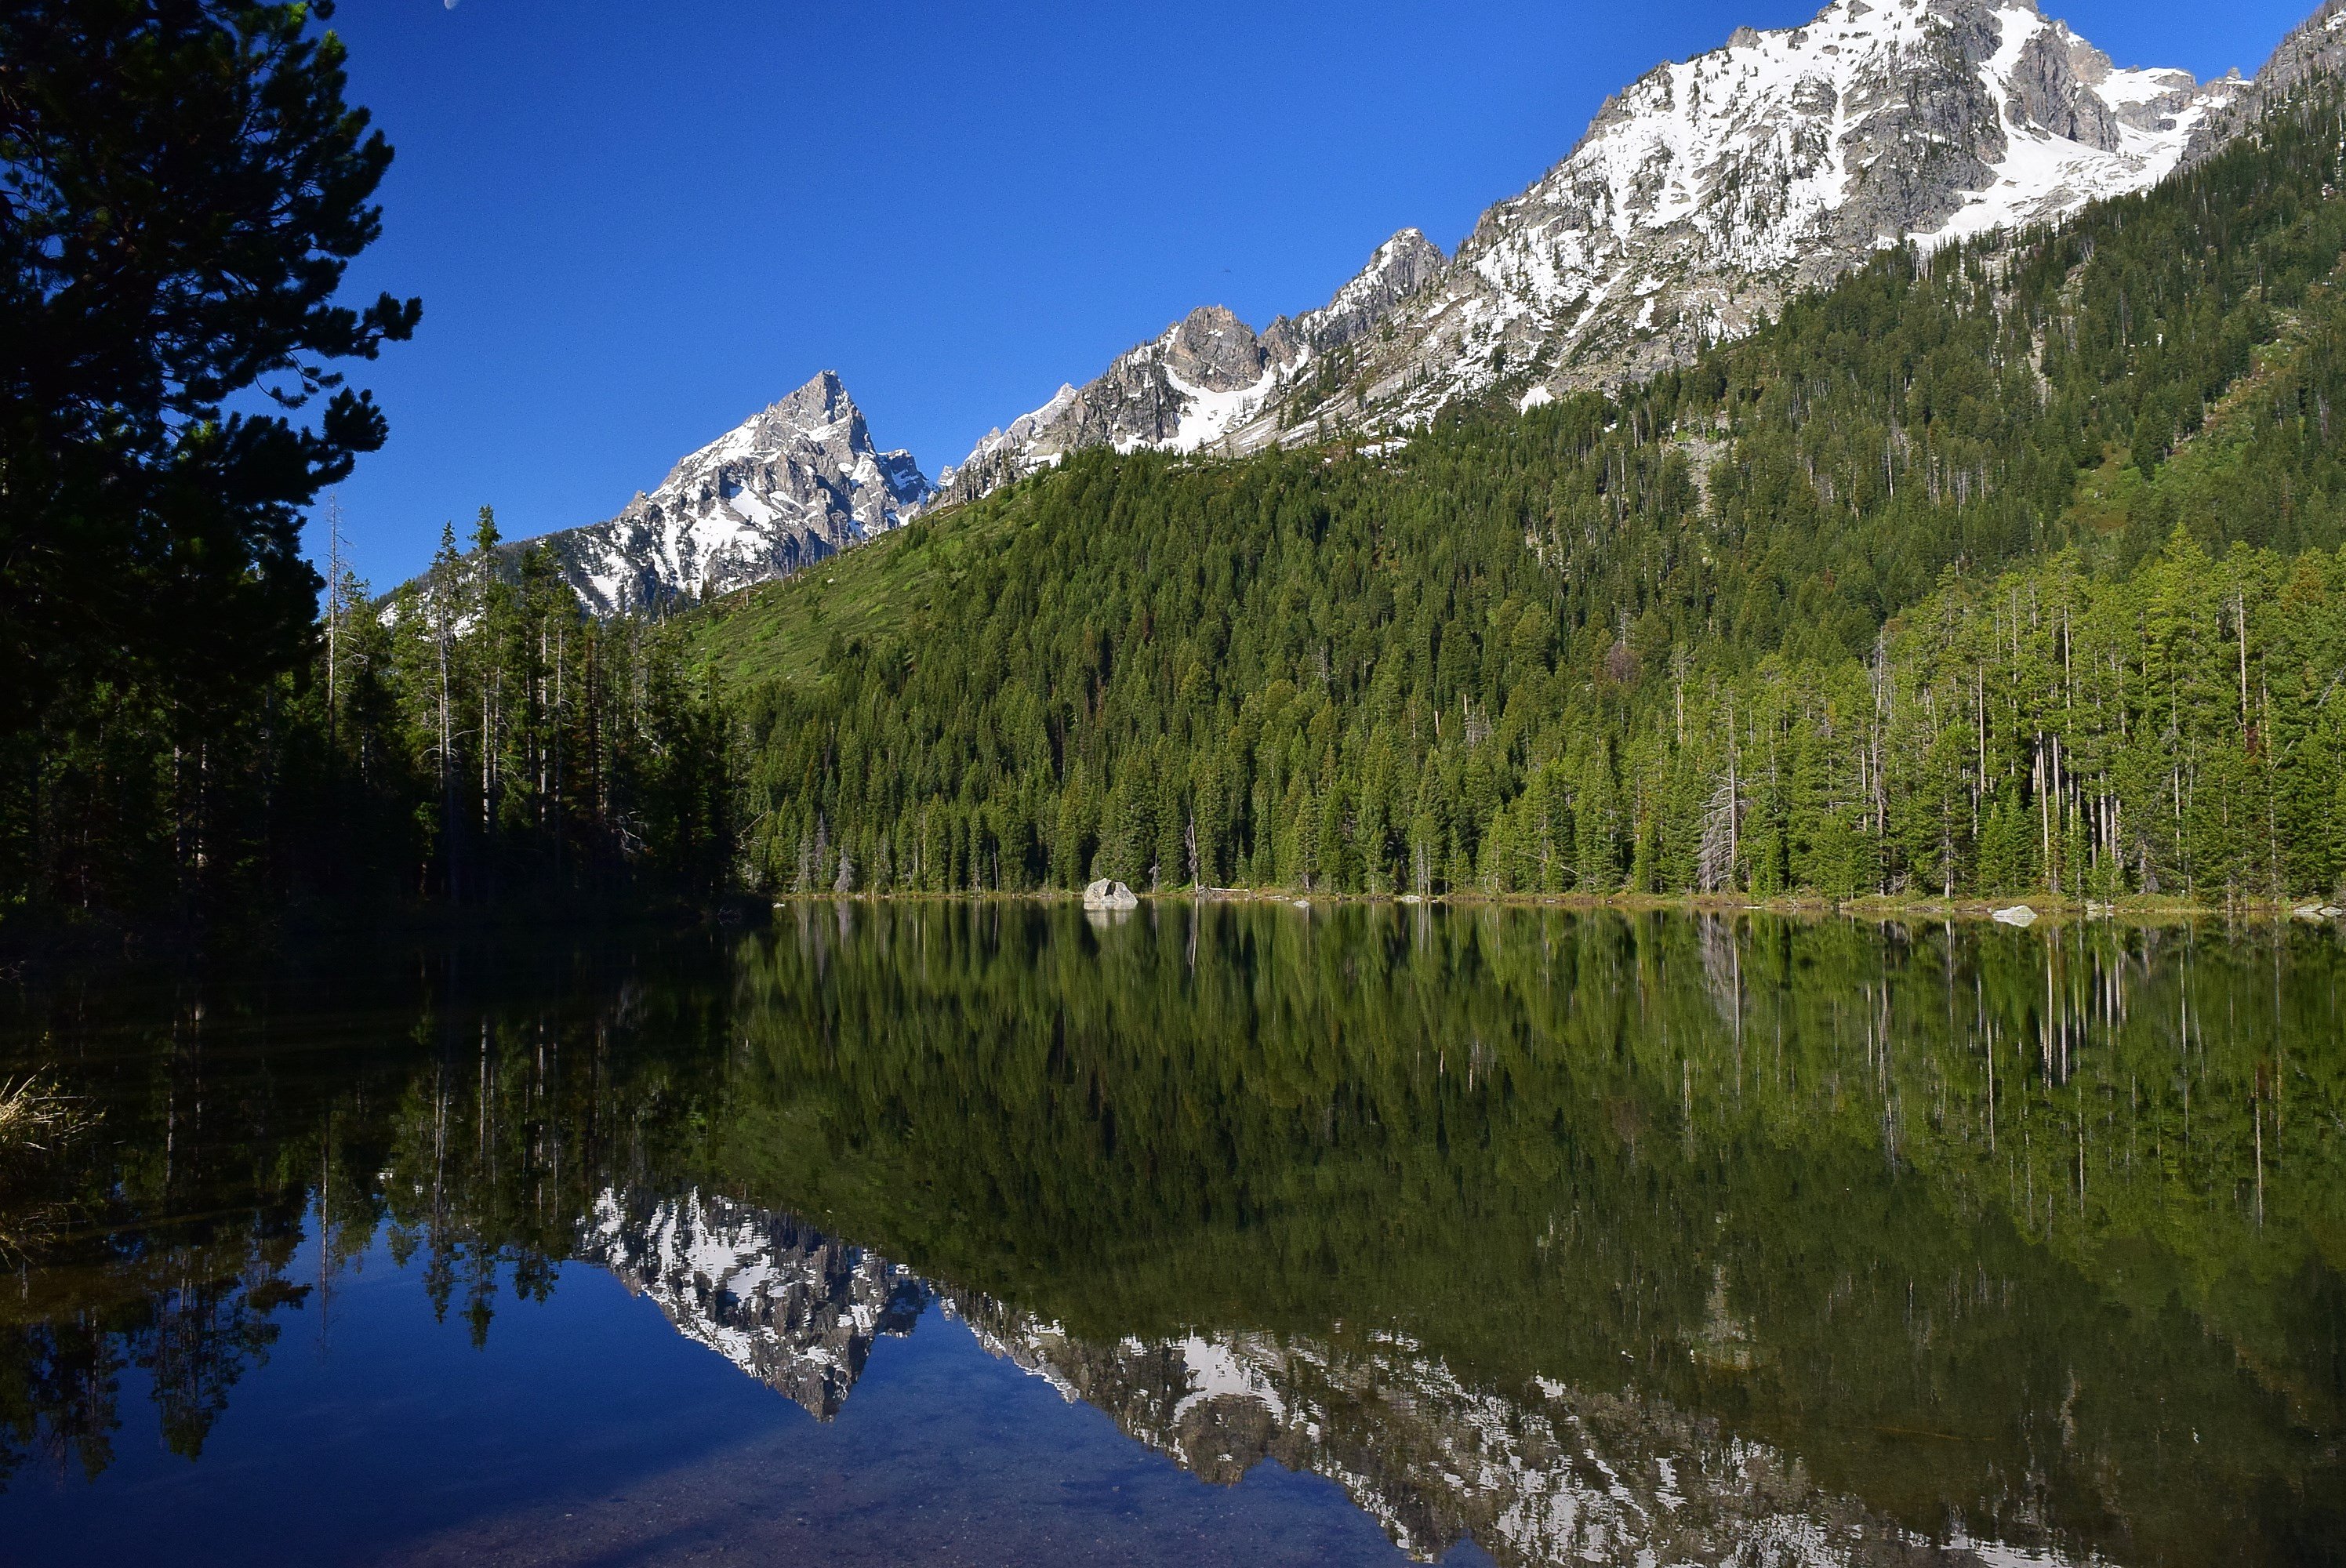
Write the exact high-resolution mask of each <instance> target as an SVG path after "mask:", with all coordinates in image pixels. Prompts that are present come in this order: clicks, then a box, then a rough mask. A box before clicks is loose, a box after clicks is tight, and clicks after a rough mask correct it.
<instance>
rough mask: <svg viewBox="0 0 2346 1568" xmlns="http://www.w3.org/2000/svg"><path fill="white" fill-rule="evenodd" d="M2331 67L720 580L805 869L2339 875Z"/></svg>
mask: <svg viewBox="0 0 2346 1568" xmlns="http://www.w3.org/2000/svg"><path fill="white" fill-rule="evenodd" d="M2341 132H2346V119H2341V107H2340V97H2339V95H2338V92H2337V91H2336V89H2335V87H2331V86H2329V85H2320V86H2317V87H2314V88H2311V89H2309V90H2307V91H2306V92H2304V93H2302V94H2300V96H2299V97H2297V98H2295V99H2294V100H2292V101H2291V102H2290V103H2288V104H2286V105H2282V106H2279V107H2276V108H2275V109H2274V110H2273V112H2271V113H2270V115H2269V116H2268V117H2267V119H2266V120H2265V121H2264V123H2263V124H2262V125H2261V126H2260V127H2259V128H2258V129H2257V130H2256V131H2254V132H2253V133H2251V134H2249V135H2248V136H2246V137H2243V138H2242V139H2241V140H2239V142H2236V143H2235V144H2234V145H2233V146H2232V147H2231V148H2229V149H2228V150H2227V151H2225V152H2224V153H2222V154H2221V155H2220V156H2219V157H2217V158H2213V159H2211V160H2210V161H2208V162H2207V163H2205V164H2203V165H2201V166H2199V167H2198V168H2194V169H2192V170H2190V171H2188V172H2187V173H2185V174H2183V175H2180V176H2178V177H2177V178H2174V179H2172V180H2170V181H2168V183H2167V184H2166V185H2164V186H2162V187H2160V188H2157V190H2154V191H2152V192H2149V193H2147V194H2145V195H2143V196H2139V197H2134V198H2128V199H2123V200H2120V201H2117V202H2113V203H2109V204H2106V205H2105V206H2102V207H2098V208H2096V209H2090V210H2089V211H2088V212H2087V213H2086V214H2085V215H2084V216H2083V217H2081V218H2080V219H2077V220H2076V222H2074V223H2073V224H2071V225H2069V226H2067V227H2066V228H2065V229H2061V230H2060V231H2058V232H2055V233H2049V234H2048V233H2043V232H2037V233H2033V234H2029V235H2026V236H2024V237H2022V239H2021V240H2020V241H2019V242H2018V243H2016V244H2010V245H2004V246H2002V247H1997V246H1992V245H1986V244H1983V245H1977V246H1970V247H1963V248H1955V249H1948V250H1945V251H1942V252H1940V253H1938V254H1937V255H1935V256H1933V257H1931V258H1927V259H1925V258H1921V257H1918V256H1917V255H1915V254H1914V253H1913V252H1912V251H1897V252H1891V253H1887V254H1885V255H1883V256H1882V257H1881V258H1880V259H1878V260H1876V261H1875V262H1874V263H1873V264H1872V265H1871V266H1869V267H1868V268H1866V269H1865V270H1862V272H1860V273H1858V274H1857V275H1855V276H1853V277H1852V278H1851V279H1849V280H1846V281H1845V282H1843V283H1842V284H1841V285H1839V286H1836V287H1834V288H1832V289H1831V290H1827V291H1824V292H1822V293H1821V294H1818V295H1814V296H1811V297H1809V298H1806V299H1803V300H1800V301H1798V302H1797V303H1795V304H1794V305H1793V306H1792V307H1790V308H1789V309H1788V310H1787V311H1786V314H1785V317H1784V319H1783V320H1782V321H1780V322H1779V323H1777V324H1776V325H1774V326H1772V327H1770V328H1769V329H1766V330H1764V331H1761V332H1760V333H1759V334H1757V335H1755V336H1753V337H1752V338H1749V339H1748V340H1745V341H1741V342H1739V343H1736V344H1733V345H1729V346H1725V347H1722V348H1719V349H1717V350H1715V351H1712V352H1711V353H1710V354H1709V355H1708V356H1707V357H1706V358H1704V359H1703V360H1702V361H1700V362H1698V364H1696V365H1695V366H1693V367H1691V368H1690V369H1688V370H1687V371H1684V372H1677V373H1673V374H1669V375H1665V376H1663V377H1661V378H1659V379H1658V380H1656V381H1654V382H1650V383H1647V384H1646V385H1644V386H1642V387H1638V388H1636V389H1633V390H1631V391H1629V392H1625V393H1624V394H1623V395H1622V396H1621V397H1620V398H1618V399H1617V400H1613V401H1606V400H1600V399H1597V398H1595V397H1586V398H1582V399H1577V400H1575V401H1572V402H1566V403H1561V404H1557V405H1554V406H1550V407H1547V408H1543V409H1540V410H1538V411H1535V412H1533V413H1531V414H1530V415H1528V416H1525V417H1520V418H1518V417H1515V416H1513V415H1512V414H1504V413H1501V412H1492V411H1484V412H1479V413H1470V414H1467V415H1464V416H1461V417H1457V418H1454V419H1450V420H1448V421H1445V422H1444V423H1443V424H1442V425H1440V426H1439V427H1438V428H1436V429H1434V430H1433V431H1431V432H1429V433H1425V434H1423V435H1422V436H1420V437H1419V438H1418V439H1416V440H1413V441H1412V442H1410V443H1408V444H1407V445H1405V446H1399V447H1397V448H1389V449H1373V448H1372V449H1367V450H1359V451H1342V452H1339V451H1333V450H1329V451H1305V452H1289V453H1275V454H1269V455H1265V456H1263V457H1260V458H1258V459H1253V460H1250V461H1248V462H1245V463H1229V464H1217V463H1176V462H1173V461H1170V460H1167V459H1163V458H1158V457H1151V456H1146V455H1134V456H1129V457H1116V456H1112V455H1100V454H1085V455H1081V456H1077V457H1075V458H1071V459H1070V460H1069V461H1068V462H1067V463H1066V464H1065V465H1064V466H1063V467H1061V468H1060V469H1058V470H1057V471H1056V472H1054V473H1050V474H1047V475H1045V476H1043V477H1041V478H1039V479H1036V480H1034V481H1030V482H1028V483H1027V484H1024V485H1021V486H1019V487H1017V488H1016V489H1015V490H1013V491H1010V492H1005V493H1004V494H1000V495H997V496H995V497H992V498H990V499H988V500H987V501H985V502H984V503H982V504H976V505H974V506H971V507H966V508H963V509H961V510H959V511H956V512H953V513H950V514H942V515H939V516H937V517H935V518H933V519H931V520H929V521H926V522H923V523H921V524H915V525H914V526H913V528H911V529H909V530H907V531H906V532H905V533H904V534H903V535H902V536H899V537H897V538H894V539H892V540H889V541H887V542H885V543H883V544H881V545H874V546H871V547H867V548H866V549H864V550H862V551H858V552H854V553H852V554H851V555H848V556H845V557H842V558H841V559H840V560H838V561H836V562H833V563H827V564H826V565H825V567H824V569H823V572H822V574H821V576H819V577H803V578H801V579H799V580H797V581H794V582H791V583H788V584H783V585H774V586H771V587H768V588H764V589H758V590H752V591H750V593H748V594H745V595H742V596H736V597H735V598H733V599H731V600H729V601H725V602H722V603H720V604H719V606H715V607H714V608H713V610H712V611H711V612H710V613H709V616H708V618H707V621H706V624H705V625H704V626H702V627H701V628H700V632H699V636H700V639H701V647H702V648H703V650H704V651H705V653H706V655H707V657H709V658H710V659H711V660H712V661H713V662H714V663H715V664H716V665H717V666H718V667H719V669H720V670H722V671H724V672H725V673H726V675H727V677H728V678H729V679H730V680H731V681H732V682H733V684H734V687H735V689H736V692H737V694H738V695H739V705H738V707H739V713H740V715H741V718H742V721H743V727H744V731H745V739H746V742H747V744H748V746H749V748H750V762H749V769H750V774H749V796H750V799H749V800H748V802H747V809H746V812H745V818H744V820H745V821H747V822H749V823H750V824H751V828H750V832H751V860H752V866H753V870H754V871H755V872H756V874H758V875H760V876H761V877H762V878H763V879H764V880H765V881H767V882H768V883H769V884H770V885H771V886H773V887H775V888H777V889H791V888H797V889H816V888H821V889H856V888H897V887H908V888H926V889H970V888H987V889H992V888H1002V889H1015V888H1033V887H1040V886H1060V887H1066V886H1071V885H1076V884H1080V883H1081V882H1083V881H1086V880H1088V879H1089V878H1091V877H1093V876H1095V875H1107V876H1116V877H1120V878H1122V879H1124V880H1126V881H1131V882H1133V883H1134V884H1135V885H1137V886H1142V887H1150V886H1154V887H1158V888H1169V887H1176V886H1181V885H1186V884H1192V883H1197V884H1215V885H1221V884H1230V883H1246V884H1253V885H1266V886H1280V887H1286V888H1295V889H1338V890H1359V891H1420V892H1429V893H1431V892H1447V891H1486V892H1494V893H1498V892H1508V891H1576V892H1585V893H1603V892H1612V891H1622V890H1639V891H1678V890H1729V889H1732V890H1739V891H1750V892H1755V893H1766V892H1777V891H1791V890H1795V889H1809V890H1814V891H1820V892H1828V893H1834V894H1849V893H1857V892H1870V891H1886V892H1911V893H1922V892H1931V893H1944V892H1949V891H1953V892H1955V893H1965V892H2002V891H2018V890H2024V889H2039V888H2041V889H2044V890H2045V891H2052V892H2056V893H2060V894H2064V895H2077V894H2089V895H2107V894H2116V893H2120V892H2131V891H2139V892H2145V893H2161V894H2182V895H2186V896H2190V897H2195V898H2198V899H2203V900H2205V899H2220V898H2226V897H2236V896H2250V895H2254V896H2267V895H2284V894H2293V893H2299V892H2314V891H2328V890H2330V889H2332V888H2334V887H2336V886H2337V884H2338V882H2339V880H2340V877H2341V871H2346V791H2341V785H2340V783H2339V778H2340V774H2341V769H2340V767H2339V759H2341V757H2346V701H2338V700H2334V697H2335V695H2336V694H2337V692H2338V691H2339V688H2340V685H2341V669H2346V662H2341V661H2346V558H2341V555H2338V554H2337V551H2338V549H2339V545H2340V544H2341V538H2346V530H2342V529H2341V503H2342V502H2346V473H2341V463H2340V459H2339V455H2338V447H2337V443H2336V442H2335V441H2334V440H2333V436H2332V432H2331V418H2332V413H2331V411H2332V406H2333V404H2337V403H2341V401H2346V361H2342V360H2341V341H2346V300H2341V295H2340V292H2339V283H2340V278H2339V269H2340V261H2341V251H2346V199H2341V197H2340V196H2339V195H2338V194H2337V189H2338V187H2339V186H2340V185H2341V175H2346V169H2341Z"/></svg>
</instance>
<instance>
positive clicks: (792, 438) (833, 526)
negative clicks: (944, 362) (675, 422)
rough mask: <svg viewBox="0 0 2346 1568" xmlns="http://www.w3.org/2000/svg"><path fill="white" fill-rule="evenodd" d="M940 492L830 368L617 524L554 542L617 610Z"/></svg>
mask: <svg viewBox="0 0 2346 1568" xmlns="http://www.w3.org/2000/svg"><path fill="white" fill-rule="evenodd" d="M932 494H933V486H932V485H931V484H930V483H929V481H928V478H927V476H926V475H925V474H923V473H922V472H921V470H920V467H919V465H918V464H916V463H914V462H913V457H912V454H911V453H906V452H882V451H881V450H879V449H878V448H877V447H875V446H873V445H872V433H871V431H870V430H869V429H867V428H866V427H865V425H864V423H863V413H862V410H860V409H858V408H857V407H856V406H855V400H854V399H852V398H851V397H849V396H848V395H847V389H846V388H845V387H844V386H842V385H841V384H840V380H839V377H838V376H836V375H834V374H833V373H831V372H830V371H824V372H822V373H821V374H820V375H818V376H816V377H815V378H814V379H813V380H812V381H811V382H807V383H806V385H804V386H802V387H801V388H799V390H798V391H796V392H792V393H790V396H788V397H786V398H784V399H782V401H781V402H778V403H775V404H774V405H773V406H772V407H770V408H768V409H765V410H762V411H760V412H758V413H755V414H752V415H751V416H750V418H749V419H748V420H746V421H744V422H743V423H741V424H739V425H738V426H736V427H735V428H734V429H732V430H730V431H728V432H727V433H725V434H723V435H721V436H719V437H718V438H717V439H716V440H715V441H712V442H710V443H709V444H708V445H707V446H704V447H702V448H701V449H700V450H699V451H698V452H696V453H692V454H691V455H689V456H688V457H686V458H685V459H684V460H683V461H681V462H679V463H678V464H677V465H676V467H675V468H674V469H672V470H670V471H669V473H668V478H667V479H665V480H663V481H662V482H661V484H660V486H659V488H658V489H657V490H655V491H653V492H652V493H651V494H648V495H644V494H638V495H637V497H636V498H635V499H634V500H633V501H631V502H629V503H628V504H627V509H626V510H625V511H623V512H621V513H620V514H618V515H617V517H614V518H612V519H611V520H610V521H609V522H607V523H598V524H593V525H592V526H589V527H585V528H573V529H569V530H566V531H565V532H563V533H559V534H554V535H547V536H546V539H545V541H544V543H545V544H546V545H549V546H550V547H551V548H552V549H553V551H554V553H555V557H556V560H557V561H558V562H559V563H560V564H561V566H562V570H563V574H564V575H565V576H566V577H567V578H568V580H569V582H570V585H571V586H572V587H574V588H576V590H577V592H578V596H579V597H580V598H581V599H583V600H584V601H585V602H586V606H587V607H588V608H589V609H590V610H592V611H594V612H595V613H597V614H598V615H615V614H617V613H619V612H622V611H626V610H635V609H641V608H645V607H647V606H657V605H661V604H666V603H669V602H673V601H675V600H678V599H681V598H691V597H697V596H707V595H710V594H716V593H723V592H725V591H727V590H729V589H732V588H738V587H740V586H742V585H745V584H749V583H756V582H762V581H764V580H766V579H768V578H770V577H779V576H783V575H788V574H790V573H791V572H794V571H797V570H800V569H801V568H802V567H805V566H807V565H811V564H812V563H814V562H816V561H819V560H821V558H822V557H824V556H825V555H832V554H834V553H836V552H838V551H840V550H843V549H845V548H846V547H847V546H848V545H853V544H856V543H858V542H860V541H862V540H864V539H868V538H870V537H871V536H872V535H875V534H878V533H881V532H882V531H884V530H886V529H889V528H893V527H895V526H897V525H898V524H902V523H904V522H906V521H908V520H909V519H910V518H911V517H912V516H913V514H914V513H916V512H918V511H919V510H920V508H921V507H922V506H923V504H925V503H926V502H927V501H928V500H929V498H930V496H931V495H932Z"/></svg>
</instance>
